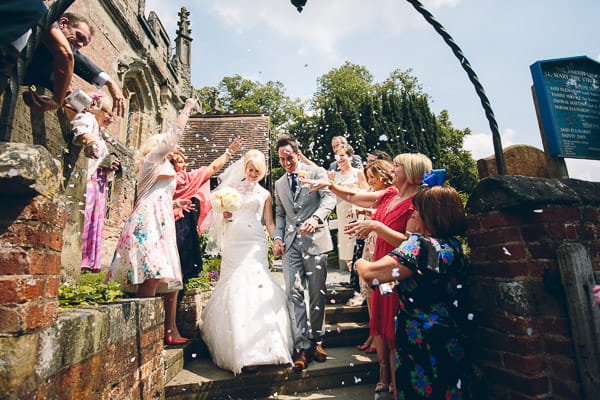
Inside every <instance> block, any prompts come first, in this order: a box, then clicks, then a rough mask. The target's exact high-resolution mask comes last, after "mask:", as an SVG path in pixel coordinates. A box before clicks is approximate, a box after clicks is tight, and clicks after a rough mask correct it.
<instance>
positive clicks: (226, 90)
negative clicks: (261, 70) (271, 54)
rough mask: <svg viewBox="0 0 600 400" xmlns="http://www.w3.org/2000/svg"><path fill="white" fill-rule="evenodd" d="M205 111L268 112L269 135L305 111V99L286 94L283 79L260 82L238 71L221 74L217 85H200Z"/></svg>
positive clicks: (274, 133)
mask: <svg viewBox="0 0 600 400" xmlns="http://www.w3.org/2000/svg"><path fill="white" fill-rule="evenodd" d="M197 94H198V97H199V98H200V100H201V102H202V105H203V107H204V109H205V111H206V112H207V113H209V114H210V113H226V112H229V113H252V114H268V115H269V116H270V119H271V127H272V130H271V134H272V137H275V136H277V135H278V134H280V133H282V132H284V130H285V127H286V126H287V125H288V124H290V123H291V122H293V121H295V120H296V119H297V117H298V116H299V115H301V114H303V113H304V103H303V102H302V101H301V100H300V99H291V98H290V97H288V96H286V95H285V87H284V85H283V83H281V82H278V81H268V82H267V83H264V84H263V83H260V82H258V81H251V80H249V79H245V78H243V77H241V76H240V75H234V76H228V77H224V78H223V79H222V80H221V82H220V83H219V85H218V87H217V88H215V87H203V88H202V89H199V90H198V91H197Z"/></svg>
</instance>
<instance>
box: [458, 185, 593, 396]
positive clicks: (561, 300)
mask: <svg viewBox="0 0 600 400" xmlns="http://www.w3.org/2000/svg"><path fill="white" fill-rule="evenodd" d="M467 212H468V214H469V231H468V242H469V247H470V250H471V268H472V271H471V290H472V299H473V304H474V308H475V310H476V314H475V315H476V320H477V330H476V332H475V335H474V339H475V340H474V346H475V349H474V358H475V360H474V361H475V364H476V365H477V367H478V368H477V370H478V371H481V373H482V376H481V377H480V382H485V384H482V385H481V387H480V388H479V391H481V393H478V394H477V396H476V398H488V399H508V398H510V399H535V398H552V399H565V400H566V399H576V398H582V396H581V395H582V385H581V378H580V371H579V367H578V365H577V363H576V361H575V359H576V358H575V351H574V345H573V337H572V332H571V328H570V320H569V315H568V313H567V307H566V304H567V301H568V299H567V298H566V295H565V291H564V289H563V286H562V282H561V278H560V271H559V268H558V260H557V249H558V248H559V247H560V245H561V244H564V243H565V242H576V243H580V244H582V245H583V246H584V247H585V248H586V250H587V252H588V254H589V256H590V259H591V261H592V267H593V269H594V270H595V271H596V272H597V271H600V240H599V239H600V183H592V182H584V181H579V180H575V179H565V180H552V179H544V178H529V177H524V176H511V175H505V176H494V177H490V178H486V179H483V180H482V181H481V182H480V183H479V184H478V186H477V187H476V188H475V190H474V192H473V194H472V196H471V198H470V199H469V203H468V205H467ZM590 301H592V300H591V293H590ZM590 304H591V303H590ZM590 307H592V306H591V305H590Z"/></svg>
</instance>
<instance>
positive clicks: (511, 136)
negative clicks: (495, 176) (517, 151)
mask: <svg viewBox="0 0 600 400" xmlns="http://www.w3.org/2000/svg"><path fill="white" fill-rule="evenodd" d="M516 136H517V133H516V132H515V130H514V129H510V128H508V129H505V130H504V132H502V134H501V137H500V140H501V141H502V147H503V148H505V147H508V146H512V145H513V144H517V143H516V142H515V137H516ZM463 148H464V149H465V150H469V151H470V152H471V155H472V156H473V159H474V160H479V159H480V158H487V157H490V156H493V155H494V142H493V139H492V135H491V134H488V133H474V134H471V135H468V136H466V137H465V142H464V144H463Z"/></svg>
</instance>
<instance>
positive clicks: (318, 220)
mask: <svg viewBox="0 0 600 400" xmlns="http://www.w3.org/2000/svg"><path fill="white" fill-rule="evenodd" d="M310 217H311V218H314V219H316V220H317V222H318V223H319V224H320V223H322V222H323V221H322V220H321V218H319V216H318V215H317V214H313V215H311V216H310Z"/></svg>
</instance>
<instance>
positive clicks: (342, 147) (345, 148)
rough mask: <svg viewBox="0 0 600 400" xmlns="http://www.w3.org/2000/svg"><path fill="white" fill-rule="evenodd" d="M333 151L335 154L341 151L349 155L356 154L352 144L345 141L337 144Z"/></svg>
mask: <svg viewBox="0 0 600 400" xmlns="http://www.w3.org/2000/svg"><path fill="white" fill-rule="evenodd" d="M333 151H334V152H335V154H337V153H339V152H340V151H343V152H344V154H345V155H347V156H348V157H352V156H353V155H354V149H353V148H352V146H350V145H349V144H344V143H342V144H338V145H337V146H335V149H333Z"/></svg>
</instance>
